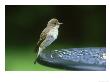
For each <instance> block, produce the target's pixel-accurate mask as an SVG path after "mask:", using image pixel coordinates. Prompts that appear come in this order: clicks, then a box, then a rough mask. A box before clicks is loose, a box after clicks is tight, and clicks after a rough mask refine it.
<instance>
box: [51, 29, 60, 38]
mask: <svg viewBox="0 0 110 82" xmlns="http://www.w3.org/2000/svg"><path fill="white" fill-rule="evenodd" d="M49 35H50V36H53V37H54V39H57V36H58V29H51V30H50V32H49Z"/></svg>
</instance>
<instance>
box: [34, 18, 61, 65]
mask: <svg viewBox="0 0 110 82" xmlns="http://www.w3.org/2000/svg"><path fill="white" fill-rule="evenodd" d="M61 24H62V23H59V22H58V20H57V19H55V18H53V19H51V20H50V21H49V22H48V24H47V27H46V28H45V29H44V30H43V31H42V33H41V34H40V39H39V41H38V43H37V45H38V46H39V50H38V53H37V57H38V56H39V55H40V54H41V53H42V51H43V50H44V49H45V48H46V47H47V46H49V45H50V44H51V43H52V42H53V41H55V40H56V39H57V36H58V28H59V27H60V25H61ZM36 60H37V58H36ZM36 60H35V62H34V64H35V63H36Z"/></svg>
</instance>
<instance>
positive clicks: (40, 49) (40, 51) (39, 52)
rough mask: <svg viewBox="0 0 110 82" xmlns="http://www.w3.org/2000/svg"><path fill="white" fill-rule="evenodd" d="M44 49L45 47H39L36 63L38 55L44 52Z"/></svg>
mask: <svg viewBox="0 0 110 82" xmlns="http://www.w3.org/2000/svg"><path fill="white" fill-rule="evenodd" d="M42 51H43V48H41V47H39V51H38V54H37V57H36V59H35V61H34V64H36V62H37V58H38V56H39V55H40V54H41V53H42Z"/></svg>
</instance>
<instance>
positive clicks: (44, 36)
mask: <svg viewBox="0 0 110 82" xmlns="http://www.w3.org/2000/svg"><path fill="white" fill-rule="evenodd" d="M46 36H47V34H46V33H44V32H42V33H41V35H40V39H39V40H38V42H37V45H36V46H35V50H34V51H35V52H37V51H38V47H39V46H40V45H41V43H42V42H43V41H44V40H45V39H46Z"/></svg>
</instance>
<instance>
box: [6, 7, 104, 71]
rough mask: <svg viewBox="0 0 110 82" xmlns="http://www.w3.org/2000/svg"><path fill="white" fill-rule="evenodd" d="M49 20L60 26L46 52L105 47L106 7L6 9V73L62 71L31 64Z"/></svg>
mask: <svg viewBox="0 0 110 82" xmlns="http://www.w3.org/2000/svg"><path fill="white" fill-rule="evenodd" d="M51 18H57V19H58V20H59V21H60V22H62V23H63V25H61V27H60V28H59V36H58V39H57V40H56V41H55V42H54V43H52V45H50V46H49V47H48V48H47V50H54V49H61V48H76V47H105V46H106V6H105V5H69V6H68V5H66V6H65V5H61V6H60V5H6V6H5V70H6V71H18V70H20V71H34V70H47V71H48V70H62V69H56V68H51V67H46V66H43V65H40V64H38V63H37V64H36V65H34V64H33V61H34V59H35V57H36V56H35V55H36V54H35V52H34V48H35V46H36V42H37V41H38V39H39V35H40V33H41V31H42V30H43V29H44V28H45V27H46V24H47V22H48V21H49V20H50V19H51Z"/></svg>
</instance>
